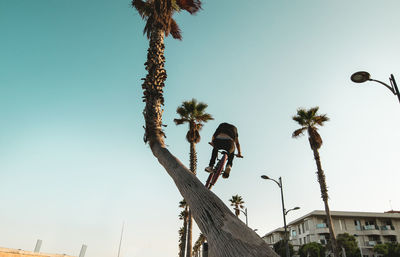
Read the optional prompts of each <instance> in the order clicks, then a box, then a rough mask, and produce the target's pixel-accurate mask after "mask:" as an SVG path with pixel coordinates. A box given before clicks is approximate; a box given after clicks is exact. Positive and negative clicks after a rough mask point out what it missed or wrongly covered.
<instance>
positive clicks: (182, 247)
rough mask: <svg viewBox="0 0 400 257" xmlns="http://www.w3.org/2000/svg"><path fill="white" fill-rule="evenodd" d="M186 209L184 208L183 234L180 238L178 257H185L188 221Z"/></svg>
mask: <svg viewBox="0 0 400 257" xmlns="http://www.w3.org/2000/svg"><path fill="white" fill-rule="evenodd" d="M188 211H189V210H188V207H187V206H186V207H185V213H186V214H185V217H184V218H183V234H182V237H181V249H180V252H179V257H185V249H186V248H185V247H186V236H187V220H188Z"/></svg>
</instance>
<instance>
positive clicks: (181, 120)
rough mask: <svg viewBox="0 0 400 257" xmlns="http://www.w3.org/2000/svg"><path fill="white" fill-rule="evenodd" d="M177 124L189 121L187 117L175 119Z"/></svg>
mask: <svg viewBox="0 0 400 257" xmlns="http://www.w3.org/2000/svg"><path fill="white" fill-rule="evenodd" d="M174 122H175V124H176V125H182V124H183V123H185V122H188V120H187V119H174Z"/></svg>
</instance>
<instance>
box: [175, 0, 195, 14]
mask: <svg viewBox="0 0 400 257" xmlns="http://www.w3.org/2000/svg"><path fill="white" fill-rule="evenodd" d="M176 3H177V4H178V6H179V7H180V8H181V9H182V10H185V11H187V12H189V13H190V14H194V13H196V12H198V11H199V10H200V9H201V1H200V0H176Z"/></svg>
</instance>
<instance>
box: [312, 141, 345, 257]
mask: <svg viewBox="0 0 400 257" xmlns="http://www.w3.org/2000/svg"><path fill="white" fill-rule="evenodd" d="M312 150H313V153H314V159H315V163H316V164H317V170H318V171H317V175H318V182H319V186H320V188H321V198H322V200H323V201H324V206H325V213H326V219H327V222H328V228H329V234H330V237H331V244H332V250H333V254H334V256H335V257H339V248H338V244H337V240H336V235H335V229H334V227H333V222H332V216H331V212H330V210H329V205H328V198H329V197H328V187H327V186H326V178H325V174H324V171H323V170H322V166H321V159H320V157H319V152H318V149H315V148H313V149H312Z"/></svg>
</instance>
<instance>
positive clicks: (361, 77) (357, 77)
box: [350, 71, 400, 102]
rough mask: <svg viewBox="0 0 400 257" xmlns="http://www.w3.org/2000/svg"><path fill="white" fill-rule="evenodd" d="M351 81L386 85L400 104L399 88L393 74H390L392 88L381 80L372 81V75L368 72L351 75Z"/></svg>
mask: <svg viewBox="0 0 400 257" xmlns="http://www.w3.org/2000/svg"><path fill="white" fill-rule="evenodd" d="M350 79H351V81H353V82H355V83H364V82H366V81H375V82H378V83H379V84H381V85H384V86H385V87H386V88H387V89H389V90H390V92H392V93H393V94H394V95H397V98H398V99H399V102H400V92H399V89H398V88H397V84H396V80H395V79H394V76H393V74H390V78H389V81H390V86H389V85H388V84H386V83H385V82H382V81H380V80H376V79H371V75H370V74H369V73H368V72H366V71H359V72H356V73H354V74H353V75H351V77H350Z"/></svg>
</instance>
